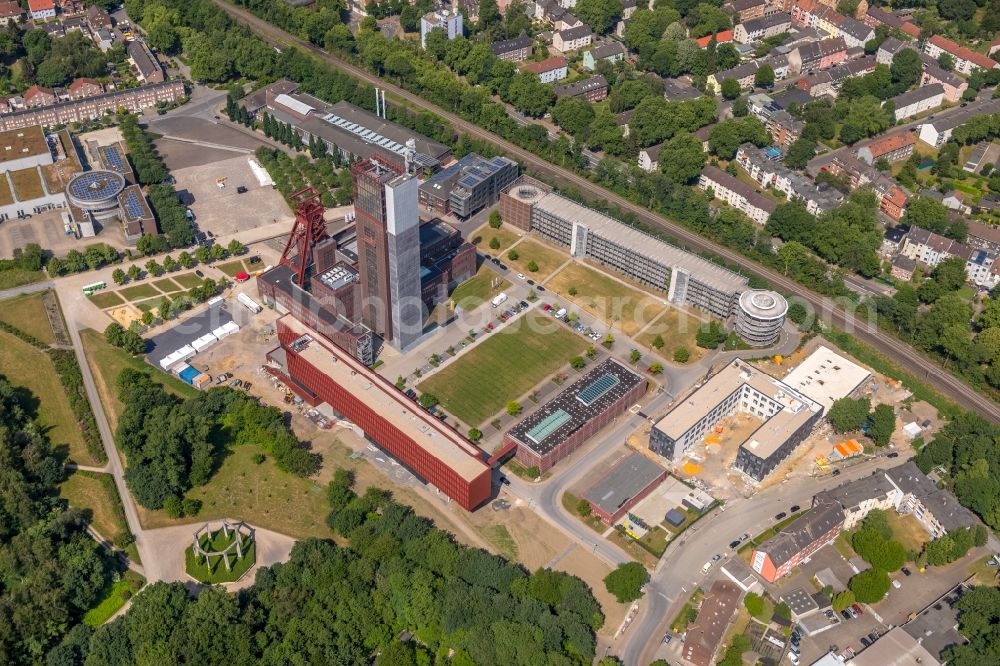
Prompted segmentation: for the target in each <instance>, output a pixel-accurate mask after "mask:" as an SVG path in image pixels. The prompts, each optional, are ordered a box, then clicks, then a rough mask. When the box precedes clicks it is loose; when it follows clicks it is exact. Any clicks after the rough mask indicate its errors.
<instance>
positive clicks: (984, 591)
mask: <svg viewBox="0 0 1000 666" xmlns="http://www.w3.org/2000/svg"><path fill="white" fill-rule="evenodd" d="M955 607H956V608H957V609H958V629H959V631H961V632H962V635H963V636H965V637H966V638H968V639H969V642H968V643H965V644H964V645H955V646H951V647H949V648H947V649H946V650H945V651H944V653H943V654H942V655H941V656H942V657H943V658H944V659H946V660H947V663H949V664H955V666H982V665H985V664H995V663H997V661H998V660H1000V588H997V587H985V586H980V587H974V588H972V590H970V591H969V592H967V593H966V594H964V595H962V598H961V599H959V600H958V602H957V603H956V604H955ZM934 656H938V655H934Z"/></svg>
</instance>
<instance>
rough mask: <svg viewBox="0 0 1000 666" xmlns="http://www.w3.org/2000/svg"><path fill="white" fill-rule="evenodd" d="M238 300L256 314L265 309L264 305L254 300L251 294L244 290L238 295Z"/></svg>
mask: <svg viewBox="0 0 1000 666" xmlns="http://www.w3.org/2000/svg"><path fill="white" fill-rule="evenodd" d="M236 300H238V301H239V302H240V303H242V304H243V307H245V308H246V309H247V310H249V311H250V312H252V313H254V314H257V313H258V312H260V311H261V310H263V309H264V308H263V307H261V305H260V303H258V302H257V301H255V300H253V299H252V298H250V297H249V296H247V295H246V294H244V293H242V292H241V293H240V295H239V296H237V297H236Z"/></svg>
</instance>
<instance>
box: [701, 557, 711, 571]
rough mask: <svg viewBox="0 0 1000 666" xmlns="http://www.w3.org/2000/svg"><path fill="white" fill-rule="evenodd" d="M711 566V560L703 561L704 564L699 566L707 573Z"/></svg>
mask: <svg viewBox="0 0 1000 666" xmlns="http://www.w3.org/2000/svg"><path fill="white" fill-rule="evenodd" d="M711 568H712V560H709V561H708V562H705V566H703V567H702V568H701V572H702V573H708V570H709V569H711Z"/></svg>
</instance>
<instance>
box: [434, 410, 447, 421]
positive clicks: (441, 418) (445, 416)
mask: <svg viewBox="0 0 1000 666" xmlns="http://www.w3.org/2000/svg"><path fill="white" fill-rule="evenodd" d="M435 416H436V417H438V420H440V421H444V420H445V419H446V418H448V415H447V414H445V413H444V412H438V413H437V414H435Z"/></svg>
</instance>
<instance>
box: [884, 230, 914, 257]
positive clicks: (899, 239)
mask: <svg viewBox="0 0 1000 666" xmlns="http://www.w3.org/2000/svg"><path fill="white" fill-rule="evenodd" d="M909 231H910V227H909V225H906V224H897V225H896V226H894V227H886V229H885V233H884V234H883V235H882V246H881V247H880V248H879V251H878V252H879V254H880V255H881V256H882V257H885V258H889V257H894V256H896V255H897V254H899V251H900V250H901V249H902V247H903V241H904V240H905V239H906V234H908V233H909Z"/></svg>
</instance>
